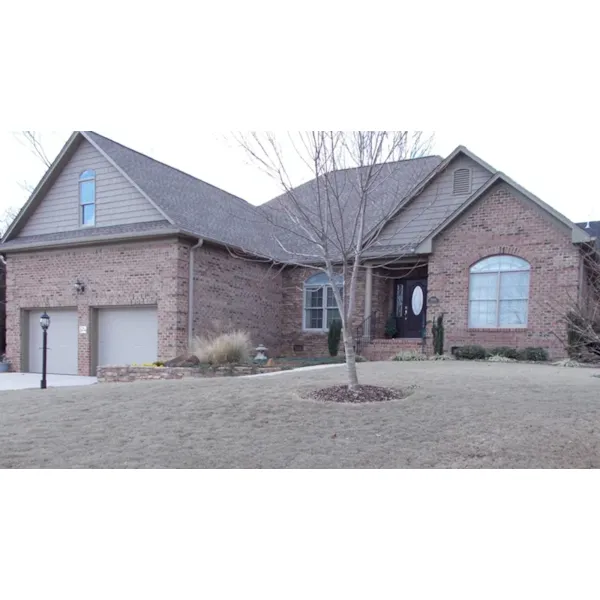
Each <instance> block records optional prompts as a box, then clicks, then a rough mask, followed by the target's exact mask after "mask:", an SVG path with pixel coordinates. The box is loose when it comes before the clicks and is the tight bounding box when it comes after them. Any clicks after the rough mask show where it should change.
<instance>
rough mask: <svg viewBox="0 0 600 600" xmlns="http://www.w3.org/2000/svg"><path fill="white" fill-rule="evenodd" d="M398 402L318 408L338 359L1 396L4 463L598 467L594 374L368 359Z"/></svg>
mask: <svg viewBox="0 0 600 600" xmlns="http://www.w3.org/2000/svg"><path fill="white" fill-rule="evenodd" d="M359 373H360V377H361V383H365V384H373V385H389V386H396V387H403V388H410V387H412V386H415V388H414V390H413V393H412V395H410V396H409V397H408V398H406V399H405V400H400V401H394V402H387V403H381V404H368V405H337V404H336V405H333V404H331V405H330V404H327V405H325V404H317V403H315V402H310V401H306V400H300V399H298V394H299V393H305V392H307V391H310V390H311V389H315V388H319V387H323V386H327V385H335V384H338V383H342V382H343V381H344V379H345V378H344V374H345V373H344V367H339V366H338V367H332V368H330V369H323V370H316V371H303V370H300V371H295V372H285V373H282V374H279V375H276V376H271V377H257V378H233V379H207V380H187V381H173V382H140V383H133V384H114V385H98V386H94V387H87V388H60V389H51V390H48V391H46V392H43V391H41V390H25V391H19V392H3V393H0V420H1V428H0V467H2V468H20V467H46V468H50V467H52V468H67V467H95V468H123V467H138V468H140V467H142V468H143V467H146V468H158V467H169V468H235V467H243V468H396V467H408V468H423V467H437V468H442V467H446V468H448V467H484V468H485V467H491V468H496V467H509V468H510V467H519V468H530V467H531V468H543V467H570V468H590V467H600V379H598V378H594V377H593V375H595V374H597V373H598V371H597V370H591V369H561V368H556V367H548V366H541V365H540V366H538V365H519V364H485V363H475V364H474V363H468V362H437V363H433V362H423V363H391V362H390V363H364V364H361V365H359Z"/></svg>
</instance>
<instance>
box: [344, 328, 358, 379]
mask: <svg viewBox="0 0 600 600" xmlns="http://www.w3.org/2000/svg"><path fill="white" fill-rule="evenodd" d="M344 351H345V352H346V369H347V371H348V389H349V390H350V391H352V390H356V389H357V388H358V373H357V372H356V352H354V337H353V335H352V332H348V333H346V330H345V329H344Z"/></svg>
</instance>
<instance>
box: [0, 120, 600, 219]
mask: <svg viewBox="0 0 600 600" xmlns="http://www.w3.org/2000/svg"><path fill="white" fill-rule="evenodd" d="M98 133H101V134H103V135H106V136H108V137H111V138H112V139H114V140H116V141H118V142H120V143H123V144H125V145H127V146H130V147H132V148H134V149H135V150H138V151H140V152H143V153H145V154H148V155H150V156H152V157H153V158H156V159H158V160H161V161H163V162H165V163H167V164H169V165H172V166H174V167H177V168H179V169H181V170H182V171H186V172H188V173H190V174H192V175H194V176H196V177H198V178H200V179H203V180H204V181H207V182H208V183H212V184H213V185H216V186H218V187H220V188H222V189H224V190H227V191H228V192H231V193H233V194H236V195H238V196H241V197H242V198H244V199H246V200H248V201H249V202H252V203H253V204H260V203H262V202H266V201H267V200H270V199H271V198H273V197H274V196H276V195H277V194H278V193H280V188H279V187H278V186H277V184H276V183H275V182H274V181H272V180H271V179H269V178H268V176H266V175H265V174H264V173H263V172H261V171H260V170H259V169H258V168H257V167H256V166H254V165H250V164H249V163H248V161H247V159H246V157H245V155H244V153H243V152H242V151H241V150H240V149H239V148H238V147H237V146H236V144H235V143H234V142H233V141H232V138H231V135H230V133H229V132H221V133H219V132H210V131H209V132H207V131H204V132H203V131H198V132H195V133H191V132H189V131H183V130H174V131H165V130H151V129H146V130H143V131H134V130H125V129H116V128H115V129H114V130H110V129H104V130H100V131H98ZM41 134H42V139H43V142H44V147H45V149H46V152H47V153H48V155H49V157H50V158H54V157H55V156H56V154H57V153H58V152H59V151H60V148H61V147H62V145H63V144H64V142H65V141H66V140H67V138H68V137H69V135H70V134H71V132H70V131H66V130H65V131H42V132H41ZM568 136H569V146H570V147H571V148H574V149H577V148H585V147H586V141H587V140H588V139H589V137H588V136H589V132H583V131H582V132H580V133H578V132H570V133H569V134H568ZM577 136H579V139H577ZM517 140H518V143H517ZM459 144H463V145H465V146H467V147H468V148H469V149H470V150H472V151H473V152H475V153H476V154H478V155H479V156H480V157H481V158H483V159H484V160H485V161H487V162H488V163H490V164H491V165H492V166H494V167H495V168H496V169H499V170H501V171H504V172H505V173H506V174H507V175H509V176H510V177H512V178H513V179H515V180H516V181H518V182H519V183H520V184H521V185H523V186H525V187H526V188H527V189H528V190H530V191H531V192H533V193H534V194H536V195H537V196H539V197H540V198H542V200H544V201H545V202H547V203H548V204H550V205H551V206H553V207H554V208H556V209H558V210H559V211H561V212H562V213H564V214H565V215H566V216H567V217H569V218H570V219H572V220H574V221H586V220H588V219H592V220H600V192H598V190H597V186H596V178H595V174H596V171H597V159H596V156H595V155H594V153H586V152H578V151H577V150H575V151H572V152H568V151H565V150H564V140H563V139H561V134H560V133H557V132H556V131H555V130H552V129H545V130H542V131H530V132H527V131H521V132H519V134H518V135H517V133H516V132H513V131H491V130H486V129H482V130H480V131H463V132H461V133H458V132H457V133H452V132H448V131H438V132H436V134H435V143H434V148H433V153H435V154H440V155H442V156H446V155H448V154H449V153H450V152H451V151H452V150H453V149H454V148H455V147H456V146H458V145H459ZM561 149H562V150H561ZM0 154H1V155H2V156H4V157H5V165H4V166H5V167H6V168H4V169H2V171H1V172H0V203H1V206H2V209H5V208H7V207H9V206H18V207H20V206H21V205H22V204H23V203H24V202H25V201H26V199H27V193H26V192H25V191H24V190H23V189H22V187H20V186H19V183H23V182H29V183H30V184H33V185H35V184H36V183H37V182H38V181H39V179H40V178H41V177H42V175H43V173H44V168H43V166H42V165H41V163H40V162H39V161H38V159H36V158H35V157H34V156H33V155H32V154H31V152H30V150H29V149H28V148H27V147H25V146H23V144H22V143H20V142H19V140H18V139H17V138H16V137H15V135H14V133H13V132H10V131H4V132H3V133H2V134H1V137H0Z"/></svg>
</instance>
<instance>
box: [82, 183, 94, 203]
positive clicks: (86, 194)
mask: <svg viewBox="0 0 600 600" xmlns="http://www.w3.org/2000/svg"><path fill="white" fill-rule="evenodd" d="M79 198H80V202H81V204H94V202H96V182H95V181H84V182H83V183H80V184H79Z"/></svg>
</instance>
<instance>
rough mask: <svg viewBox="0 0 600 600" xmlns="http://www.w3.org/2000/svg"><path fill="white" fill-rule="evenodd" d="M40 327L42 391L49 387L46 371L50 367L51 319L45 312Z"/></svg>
mask: <svg viewBox="0 0 600 600" xmlns="http://www.w3.org/2000/svg"><path fill="white" fill-rule="evenodd" d="M40 325H41V326H42V332H43V338H44V340H43V344H42V352H43V354H42V385H41V387H42V389H43V390H45V389H47V387H48V383H47V382H46V369H47V366H48V329H49V328H50V317H49V316H48V313H47V312H46V311H44V314H43V315H42V316H41V317H40Z"/></svg>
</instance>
